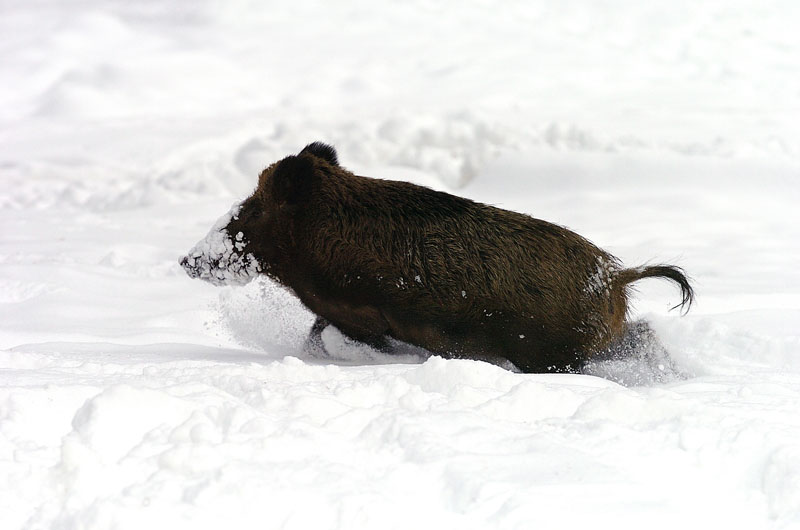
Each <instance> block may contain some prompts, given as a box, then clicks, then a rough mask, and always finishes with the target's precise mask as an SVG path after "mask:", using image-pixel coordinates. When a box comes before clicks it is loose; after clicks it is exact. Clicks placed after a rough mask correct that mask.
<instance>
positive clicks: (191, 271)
mask: <svg viewBox="0 0 800 530" xmlns="http://www.w3.org/2000/svg"><path fill="white" fill-rule="evenodd" d="M180 264H181V267H183V270H185V271H186V274H188V275H189V277H190V278H198V277H199V276H200V271H199V268H198V267H196V266H195V264H194V258H189V256H184V257H182V258H181V260H180Z"/></svg>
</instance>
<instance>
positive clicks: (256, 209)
mask: <svg viewBox="0 0 800 530" xmlns="http://www.w3.org/2000/svg"><path fill="white" fill-rule="evenodd" d="M259 215H261V208H260V206H259V205H258V204H257V203H255V202H246V203H244V204H243V205H242V209H241V210H239V216H238V217H239V220H240V221H244V222H247V221H252V220H253V219H255V218H257V217H258V216H259Z"/></svg>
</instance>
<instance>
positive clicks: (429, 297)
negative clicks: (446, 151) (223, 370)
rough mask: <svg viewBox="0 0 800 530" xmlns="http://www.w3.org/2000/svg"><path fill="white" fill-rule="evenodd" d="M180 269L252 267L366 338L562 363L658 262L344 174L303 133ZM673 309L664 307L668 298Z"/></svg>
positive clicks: (674, 271)
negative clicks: (637, 262) (623, 257)
mask: <svg viewBox="0 0 800 530" xmlns="http://www.w3.org/2000/svg"><path fill="white" fill-rule="evenodd" d="M181 265H182V266H183V267H184V269H186V271H187V273H188V274H189V275H190V276H192V277H194V278H200V279H204V280H207V281H211V282H212V283H215V284H230V283H244V282H247V281H249V280H250V279H252V278H254V277H255V276H257V275H259V274H266V275H268V276H269V277H271V278H272V279H274V280H276V281H278V282H279V283H280V284H282V285H284V286H285V287H288V288H289V289H291V291H293V292H294V294H296V295H297V297H298V298H299V299H300V300H301V301H302V302H303V304H305V306H306V307H308V308H309V309H310V310H311V311H313V312H314V313H315V314H316V315H317V317H318V318H317V321H316V322H315V323H314V326H313V327H312V330H311V333H310V335H309V341H308V343H307V344H308V345H309V346H310V347H314V348H319V347H321V345H322V342H321V340H320V333H321V332H322V330H323V329H324V328H325V327H326V326H327V325H328V324H332V325H333V326H336V328H338V329H339V330H340V331H341V332H342V333H343V334H344V335H346V336H348V337H350V338H352V339H355V340H357V341H362V342H364V343H367V344H369V345H371V346H373V347H375V348H379V349H384V350H385V349H388V348H389V347H390V344H391V343H390V341H389V339H396V340H398V341H402V342H406V343H409V344H412V345H416V346H420V347H422V348H425V349H426V350H428V351H430V352H433V353H436V354H439V355H442V356H445V357H459V358H471V359H483V360H489V361H493V362H497V363H503V362H504V361H506V360H507V361H510V362H512V363H513V364H514V365H515V366H516V367H517V368H519V369H520V370H522V371H525V372H547V371H565V370H574V369H577V368H579V367H580V366H581V365H582V364H583V363H584V362H585V361H587V360H589V359H590V358H592V357H593V356H595V355H597V354H599V353H600V352H603V351H605V350H607V349H608V348H609V347H610V346H611V345H612V344H613V343H614V342H615V341H619V340H621V339H622V337H623V335H624V334H625V329H626V322H625V315H626V312H627V298H628V286H629V284H631V283H632V282H635V281H637V280H640V279H643V278H650V277H662V278H667V279H669V280H672V281H674V282H675V283H677V284H678V286H679V287H680V289H681V294H682V301H681V303H680V304H679V306H681V307H683V308H686V309H688V308H689V307H690V306H691V303H692V301H693V297H694V294H693V291H692V287H691V286H690V284H689V281H688V280H687V278H686V276H685V275H684V274H683V271H682V270H681V269H679V268H678V267H674V266H670V265H658V266H648V267H638V268H631V269H625V268H623V267H622V266H621V264H620V262H619V260H617V259H616V258H615V257H614V256H612V255H610V254H608V253H607V252H605V251H603V250H601V249H600V248H598V247H596V246H595V245H594V244H592V243H591V242H590V241H588V240H587V239H585V238H583V237H581V236H579V235H578V234H576V233H574V232H571V231H570V230H567V229H566V228H563V227H561V226H558V225H555V224H552V223H548V222H546V221H542V220H539V219H535V218H533V217H530V216H528V215H523V214H520V213H516V212H512V211H508V210H503V209H500V208H495V207H493V206H488V205H485V204H481V203H477V202H474V201H471V200H468V199H464V198H461V197H457V196H454V195H450V194H448V193H443V192H439V191H434V190H431V189H428V188H425V187H422V186H417V185H414V184H410V183H408V182H395V181H390V180H381V179H374V178H367V177H361V176H356V175H354V174H353V173H351V172H349V171H347V170H346V169H344V168H343V167H341V166H340V165H339V163H338V160H337V155H336V151H335V150H334V149H333V147H331V146H328V145H325V144H323V143H319V142H315V143H312V144H310V145H308V146H306V147H305V148H304V149H303V150H302V151H301V152H300V153H299V154H298V155H296V156H288V157H286V158H284V159H283V160H280V161H279V162H276V163H274V164H272V165H271V166H269V167H268V168H267V169H265V170H264V171H263V172H262V173H261V175H260V176H259V178H258V187H257V188H256V190H255V191H254V192H253V194H252V195H251V196H250V197H248V198H247V199H245V200H244V201H243V202H241V203H240V204H238V205H236V206H235V207H234V208H233V209H232V210H231V212H229V214H228V215H227V216H225V217H223V218H222V219H221V220H220V221H219V222H218V223H217V225H215V226H214V228H213V229H212V230H211V232H210V233H209V235H208V236H207V237H206V239H204V240H203V241H201V242H200V243H198V245H197V246H195V248H193V249H192V250H191V251H190V252H189V254H188V255H187V256H186V257H184V258H182V259H181ZM676 307H678V306H676Z"/></svg>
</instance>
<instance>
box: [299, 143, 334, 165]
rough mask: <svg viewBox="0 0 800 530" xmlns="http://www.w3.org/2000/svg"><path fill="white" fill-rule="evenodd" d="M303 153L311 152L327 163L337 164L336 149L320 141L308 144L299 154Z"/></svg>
mask: <svg viewBox="0 0 800 530" xmlns="http://www.w3.org/2000/svg"><path fill="white" fill-rule="evenodd" d="M303 153H311V154H312V155H314V156H316V157H319V158H321V159H323V160H325V161H327V162H328V163H329V164H332V165H334V166H338V165H339V157H338V156H337V155H336V149H334V148H333V146H332V145H328V144H324V143H322V142H314V143H313V144H308V145H307V146H305V147H304V148H303V150H302V151H300V154H301V155H302V154H303Z"/></svg>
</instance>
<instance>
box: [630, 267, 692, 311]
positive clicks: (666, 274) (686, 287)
mask: <svg viewBox="0 0 800 530" xmlns="http://www.w3.org/2000/svg"><path fill="white" fill-rule="evenodd" d="M643 278H667V279H668V280H672V281H673V282H675V283H677V284H678V285H679V286H680V288H681V303H679V304H678V305H676V306H674V307H672V308H670V310H672V309H676V308H678V307H680V308H681V314H684V315H685V314H686V313H688V312H689V308H690V307H692V303H693V302H694V289H692V285H691V284H690V283H689V279H688V278H687V277H686V274H684V272H683V269H681V268H680V267H675V266H674V265H653V266H650V267H636V268H635V269H624V270H621V271H619V273H618V276H617V279H618V281H620V282H621V283H622V285H627V284H629V283H632V282H635V281H637V280H641V279H643Z"/></svg>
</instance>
